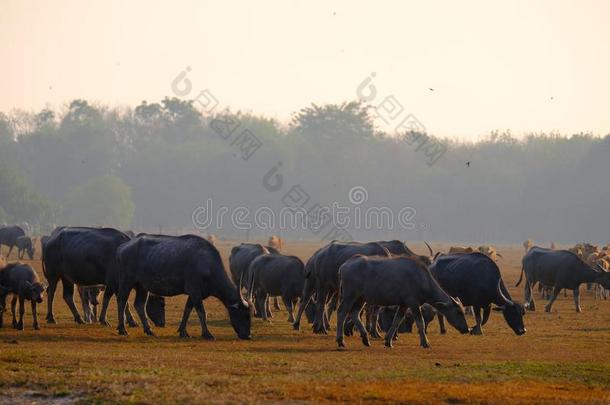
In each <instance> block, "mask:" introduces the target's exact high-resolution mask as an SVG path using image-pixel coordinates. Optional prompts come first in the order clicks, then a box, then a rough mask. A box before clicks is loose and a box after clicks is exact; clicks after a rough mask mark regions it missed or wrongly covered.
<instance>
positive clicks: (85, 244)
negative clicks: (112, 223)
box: [42, 227, 137, 326]
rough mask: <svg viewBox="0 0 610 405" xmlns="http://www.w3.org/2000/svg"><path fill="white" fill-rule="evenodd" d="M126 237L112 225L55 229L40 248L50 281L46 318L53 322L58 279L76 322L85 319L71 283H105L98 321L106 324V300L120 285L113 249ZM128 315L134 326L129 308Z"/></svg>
mask: <svg viewBox="0 0 610 405" xmlns="http://www.w3.org/2000/svg"><path fill="white" fill-rule="evenodd" d="M129 240H130V238H129V236H127V235H125V234H124V233H123V232H121V231H118V230H116V229H112V228H85V227H74V228H72V227H66V228H62V229H59V230H56V231H55V232H54V233H53V235H52V236H51V238H50V239H49V241H48V242H47V243H46V244H45V246H44V249H43V251H42V264H43V272H44V275H45V277H46V278H47V280H48V281H49V299H48V302H47V305H48V312H47V322H49V323H56V321H55V316H54V315H53V299H54V297H55V290H56V288H57V283H58V282H59V280H61V282H62V285H63V297H64V300H65V301H66V304H68V307H69V308H70V311H71V312H72V315H73V316H74V321H75V322H77V323H84V322H83V319H82V317H81V316H80V314H79V313H78V310H77V309H76V306H75V305H74V285H80V286H84V287H88V286H100V285H103V286H105V289H104V300H103V302H102V310H101V312H100V317H99V322H100V323H101V324H103V325H107V326H109V323H108V321H107V320H106V312H107V310H108V303H109V302H110V298H112V296H113V295H114V294H116V293H117V291H118V288H119V274H118V267H117V264H116V250H117V248H118V247H119V246H120V245H121V244H123V243H125V242H128V241H129ZM127 316H128V319H129V324H130V326H136V325H137V324H136V323H135V321H134V320H133V317H132V316H131V313H130V311H129V308H128V309H127Z"/></svg>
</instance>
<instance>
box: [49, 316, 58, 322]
mask: <svg viewBox="0 0 610 405" xmlns="http://www.w3.org/2000/svg"><path fill="white" fill-rule="evenodd" d="M47 323H51V324H56V323H57V321H56V320H55V317H53V316H49V315H47Z"/></svg>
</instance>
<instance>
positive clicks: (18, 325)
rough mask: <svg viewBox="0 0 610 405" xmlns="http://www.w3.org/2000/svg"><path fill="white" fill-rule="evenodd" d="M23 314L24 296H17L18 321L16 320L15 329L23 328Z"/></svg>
mask: <svg viewBox="0 0 610 405" xmlns="http://www.w3.org/2000/svg"><path fill="white" fill-rule="evenodd" d="M24 314H25V297H21V296H20V297H19V322H17V329H18V330H23V328H24V326H23V315H24Z"/></svg>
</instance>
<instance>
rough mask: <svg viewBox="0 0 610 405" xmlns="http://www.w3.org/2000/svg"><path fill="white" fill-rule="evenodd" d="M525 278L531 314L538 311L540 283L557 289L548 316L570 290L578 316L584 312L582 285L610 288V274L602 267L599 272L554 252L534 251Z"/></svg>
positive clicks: (525, 262) (528, 258) (524, 268)
mask: <svg viewBox="0 0 610 405" xmlns="http://www.w3.org/2000/svg"><path fill="white" fill-rule="evenodd" d="M523 274H525V286H524V289H525V303H526V305H527V307H528V308H529V309H530V310H531V311H535V310H536V304H535V302H534V295H533V294H532V288H533V287H534V286H535V285H536V283H538V282H540V283H542V284H544V285H547V286H553V293H552V295H551V299H550V300H549V302H548V303H547V305H546V307H545V311H546V312H550V311H551V307H552V306H553V302H555V300H556V299H557V296H558V295H559V292H560V291H561V290H562V289H564V288H565V289H569V290H572V291H573V294H574V305H575V306H576V312H581V308H580V285H581V284H583V283H598V284H600V285H601V286H602V287H604V288H610V273H608V272H605V271H604V270H603V269H602V268H600V267H599V265H596V266H595V268H593V267H591V266H589V265H588V264H587V263H585V262H584V261H583V260H582V259H581V258H579V257H578V256H577V255H576V254H574V253H572V252H570V251H567V250H551V249H545V248H541V247H533V248H531V249H530V251H529V252H527V253H526V254H525V256H523V260H522V268H521V277H519V281H518V282H517V286H518V285H519V284H520V283H521V281H522V280H523Z"/></svg>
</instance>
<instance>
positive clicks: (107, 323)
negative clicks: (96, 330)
mask: <svg viewBox="0 0 610 405" xmlns="http://www.w3.org/2000/svg"><path fill="white" fill-rule="evenodd" d="M100 325H102V326H110V322H108V321H107V320H105V319H100Z"/></svg>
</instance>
